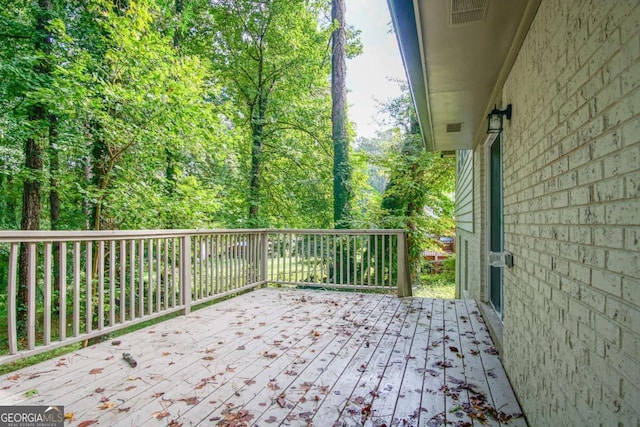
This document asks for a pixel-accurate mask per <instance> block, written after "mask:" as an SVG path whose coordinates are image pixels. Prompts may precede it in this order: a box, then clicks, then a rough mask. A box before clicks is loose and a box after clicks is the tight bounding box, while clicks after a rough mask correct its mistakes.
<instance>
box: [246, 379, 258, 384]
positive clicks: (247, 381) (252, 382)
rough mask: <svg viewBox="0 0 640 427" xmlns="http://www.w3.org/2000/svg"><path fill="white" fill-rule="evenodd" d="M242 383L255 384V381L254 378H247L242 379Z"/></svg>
mask: <svg viewBox="0 0 640 427" xmlns="http://www.w3.org/2000/svg"><path fill="white" fill-rule="evenodd" d="M244 383H245V384H246V385H252V384H255V383H256V381H255V380H252V379H249V380H244Z"/></svg>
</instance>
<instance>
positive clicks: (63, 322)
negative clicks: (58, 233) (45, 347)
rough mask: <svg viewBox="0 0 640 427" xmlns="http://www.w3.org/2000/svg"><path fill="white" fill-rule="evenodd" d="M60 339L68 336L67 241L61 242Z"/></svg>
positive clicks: (62, 339)
mask: <svg viewBox="0 0 640 427" xmlns="http://www.w3.org/2000/svg"><path fill="white" fill-rule="evenodd" d="M58 311H59V312H60V315H59V318H60V320H59V321H58V323H59V325H58V326H59V328H60V332H59V334H60V341H64V340H65V339H66V338H67V242H60V289H59V295H58Z"/></svg>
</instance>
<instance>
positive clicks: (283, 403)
mask: <svg viewBox="0 0 640 427" xmlns="http://www.w3.org/2000/svg"><path fill="white" fill-rule="evenodd" d="M284 397H285V395H284V393H280V396H278V399H277V400H276V401H277V402H278V406H280V407H281V408H286V407H287V401H286V400H284Z"/></svg>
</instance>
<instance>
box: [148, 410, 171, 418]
mask: <svg viewBox="0 0 640 427" xmlns="http://www.w3.org/2000/svg"><path fill="white" fill-rule="evenodd" d="M169 415H171V414H170V413H168V412H167V411H156V412H154V413H153V414H151V418H155V419H156V420H161V419H163V418H166V417H168V416H169Z"/></svg>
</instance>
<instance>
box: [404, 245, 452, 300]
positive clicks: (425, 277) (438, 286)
mask: <svg viewBox="0 0 640 427" xmlns="http://www.w3.org/2000/svg"><path fill="white" fill-rule="evenodd" d="M455 271H456V257H455V255H453V256H451V257H449V258H447V259H446V260H445V261H444V262H443V263H442V268H441V270H440V272H439V273H438V274H435V273H434V272H433V269H432V268H431V266H430V265H429V264H428V263H425V264H424V266H423V269H422V274H421V275H420V281H419V283H417V284H416V285H415V286H414V287H413V296H416V297H424V298H443V299H453V298H455V297H456V274H455Z"/></svg>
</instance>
